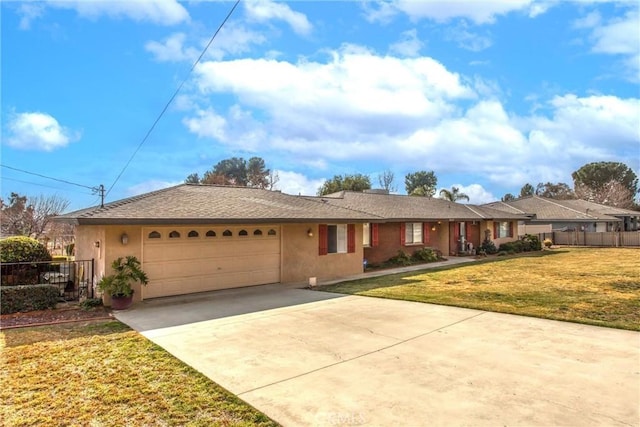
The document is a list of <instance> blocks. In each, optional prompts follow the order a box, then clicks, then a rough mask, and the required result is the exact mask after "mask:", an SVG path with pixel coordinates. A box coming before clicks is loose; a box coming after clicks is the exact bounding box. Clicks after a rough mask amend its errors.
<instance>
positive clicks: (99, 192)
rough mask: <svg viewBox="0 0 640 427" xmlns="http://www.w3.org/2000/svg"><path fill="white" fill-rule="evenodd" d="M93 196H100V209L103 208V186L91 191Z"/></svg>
mask: <svg viewBox="0 0 640 427" xmlns="http://www.w3.org/2000/svg"><path fill="white" fill-rule="evenodd" d="M91 190H92V191H93V194H100V207H101V208H104V185H102V184H100V185H99V186H97V187H93V188H92V189H91Z"/></svg>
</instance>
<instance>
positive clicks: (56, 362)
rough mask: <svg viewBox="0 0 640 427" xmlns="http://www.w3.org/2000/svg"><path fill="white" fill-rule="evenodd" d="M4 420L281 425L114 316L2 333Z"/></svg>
mask: <svg viewBox="0 0 640 427" xmlns="http://www.w3.org/2000/svg"><path fill="white" fill-rule="evenodd" d="M0 353H1V358H2V365H3V367H2V372H1V373H0V419H1V420H2V422H1V423H0V424H2V425H11V426H33V425H87V426H89V425H91V426H125V425H126V426H133V425H146V426H165V425H168V426H172V425H180V426H183V425H185V426H214V425H224V426H232V425H247V426H248V425H252V426H254V425H261V426H274V425H277V424H276V423H275V422H273V421H271V420H270V419H269V418H267V417H266V416H265V415H263V414H261V413H260V412H258V411H257V410H255V409H254V408H252V407H250V406H249V405H247V404H246V403H245V402H243V401H242V400H240V399H238V398H237V397H235V396H234V395H233V394H231V393H229V392H228V391H226V390H225V389H223V388H222V387H220V386H218V385H217V384H215V383H213V382H211V381H210V380H209V379H208V378H206V377H205V376H203V375H202V374H200V373H198V372H197V371H195V370H194V369H192V368H190V367H188V366H186V365H184V364H183V363H182V362H180V361H179V360H177V359H176V358H174V357H173V356H171V355H170V354H169V353H167V352H165V351H164V350H163V349H161V348H160V347H158V346H157V345H155V344H153V343H152V342H151V341H148V340H147V339H145V338H144V337H143V336H142V335H139V334H138V333H136V332H134V331H132V330H130V329H129V328H127V327H126V326H125V325H123V324H122V323H119V322H115V321H106V322H105V321H102V322H94V323H89V324H83V325H77V324H76V325H71V324H65V325H59V326H47V327H33V328H24V329H13V330H6V331H2V332H1V333H0Z"/></svg>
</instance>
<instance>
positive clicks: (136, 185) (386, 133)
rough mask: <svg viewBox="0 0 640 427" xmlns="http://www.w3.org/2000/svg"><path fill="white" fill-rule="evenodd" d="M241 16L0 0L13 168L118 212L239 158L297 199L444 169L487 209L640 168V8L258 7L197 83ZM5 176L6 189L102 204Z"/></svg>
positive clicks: (253, 5)
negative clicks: (583, 173) (601, 164)
mask: <svg viewBox="0 0 640 427" xmlns="http://www.w3.org/2000/svg"><path fill="white" fill-rule="evenodd" d="M232 6H233V3H231V2H226V1H223V2H218V1H192V2H176V1H173V0H165V1H155V0H147V1H142V0H139V1H127V2H125V1H104V2H102V1H70V0H68V1H65V0H62V1H39V2H30V1H23V2H10V1H9V2H2V4H1V14H2V15H1V16H2V64H1V73H2V94H1V95H2V112H1V119H2V153H1V154H2V160H1V162H2V164H3V165H5V166H10V167H12V168H18V169H23V170H26V171H29V172H35V173H39V174H42V175H46V176H51V177H55V178H58V179H61V180H65V181H69V182H73V183H77V184H81V185H83V186H86V187H93V186H98V185H100V184H103V185H104V186H105V187H106V188H107V189H111V191H110V192H109V194H108V196H107V201H113V200H117V199H120V198H123V197H128V196H131V195H134V194H139V193H142V192H146V191H150V190H154V189H158V188H162V187H166V186H170V185H175V184H178V183H180V182H183V181H184V179H185V178H186V176H187V175H189V174H190V173H193V172H198V173H200V174H202V173H203V172H205V171H206V170H208V169H210V168H211V167H212V166H213V165H214V164H216V163H217V162H218V161H220V160H222V159H225V158H229V157H233V156H238V157H244V158H249V157H252V156H260V157H262V158H264V159H265V161H266V163H267V166H268V167H270V168H271V169H274V170H276V171H277V172H278V175H279V182H278V184H277V188H278V189H280V190H282V191H284V192H287V193H291V194H299V193H301V194H315V193H316V191H317V189H318V188H319V187H320V186H321V185H322V183H323V181H324V180H325V179H328V178H331V177H332V176H334V175H336V174H351V173H363V174H367V175H369V176H370V177H371V181H372V183H373V184H374V186H376V185H377V182H378V176H379V174H381V173H382V172H383V171H385V170H391V171H392V172H393V173H394V174H395V184H396V186H397V188H398V192H399V193H404V176H405V175H406V174H407V173H410V172H415V171H418V170H427V171H429V170H433V171H435V173H436V176H437V177H438V185H439V188H443V187H444V188H450V187H451V186H454V185H455V186H458V187H460V188H461V189H462V191H464V192H465V193H467V194H468V195H469V196H470V197H471V203H478V204H479V203H485V202H489V201H493V200H496V199H499V198H500V197H501V196H503V195H504V194H505V193H508V192H511V193H514V194H517V193H518V192H519V190H520V188H521V187H522V185H524V184H525V183H527V182H529V183H532V184H533V185H534V186H535V185H536V184H537V183H538V182H546V181H551V182H566V183H568V184H570V185H572V180H571V172H573V171H574V170H576V169H577V168H579V167H580V166H582V165H584V164H586V163H589V162H595V161H619V162H624V163H626V164H627V165H628V166H630V167H631V168H632V169H633V170H634V171H635V172H636V173H637V174H638V175H640V91H639V87H640V86H639V83H640V30H639V28H640V17H639V6H638V3H637V2H636V1H587V0H585V1H575V2H574V1H554V0H542V1H534V0H512V1H506V0H505V1H486V2H485V1H483V2H477V1H455V0H454V1H447V2H445V1H426V0H425V1H404V0H398V1H388V2H378V1H345V2H340V1H322V2H310V1H292V2H273V1H270V0H243V1H241V3H240V5H239V6H238V8H237V9H236V10H235V12H234V13H233V15H232V16H231V18H230V19H229V21H228V22H227V24H226V25H225V26H224V27H223V29H222V30H221V32H220V33H219V35H218V37H217V38H216V39H215V40H214V41H213V44H212V45H211V47H210V48H209V50H208V51H207V53H206V54H205V56H204V57H203V59H202V61H201V62H200V64H199V65H198V66H197V67H196V68H195V69H194V71H193V72H192V73H191V74H189V69H190V68H191V65H192V64H193V62H194V61H195V59H196V58H197V57H198V55H199V54H200V53H201V51H202V49H203V48H204V46H205V45H206V43H207V42H208V40H209V38H210V37H211V35H212V34H213V32H214V31H215V30H216V28H217V27H218V26H219V25H220V23H221V22H222V20H223V19H224V17H225V16H226V14H227V13H228V11H229V10H230V8H231V7H232ZM185 79H186V81H185V83H184V86H183V87H182V90H181V91H180V93H179V95H178V96H177V97H176V99H175V101H174V102H173V103H172V104H171V105H170V107H169V109H168V110H167V112H166V113H165V114H164V115H163V117H162V118H161V119H160V121H159V123H158V125H157V126H156V128H155V129H154V131H153V132H152V133H151V135H150V137H149V138H148V139H147V141H146V142H145V143H144V144H143V145H142V146H141V148H140V150H139V151H138V152H137V154H136V155H135V157H134V158H133V160H132V161H131V163H130V164H129V166H128V167H127V168H126V170H125V171H124V173H123V174H122V176H121V177H120V178H119V179H118V180H117V182H116V178H117V177H118V175H119V174H120V172H121V171H122V170H123V168H124V167H125V165H126V163H127V162H128V161H129V159H130V158H131V156H132V155H133V153H134V152H135V150H136V148H137V147H138V146H139V145H140V143H141V141H142V139H143V137H144V136H145V134H146V133H147V131H148V130H149V129H150V127H151V125H152V124H153V122H154V120H155V119H156V117H157V116H158V115H159V114H160V112H161V111H162V109H163V108H164V106H165V104H166V103H167V101H168V100H169V98H170V97H171V95H172V94H173V93H174V91H175V90H176V88H177V87H178V86H179V85H180V83H181V82H182V81H183V80H185ZM0 173H1V174H2V191H1V194H2V196H3V197H6V196H8V195H9V193H11V192H18V193H21V194H25V195H30V196H36V195H39V194H45V195H48V194H58V195H60V196H62V197H65V198H67V199H69V200H70V201H71V206H70V208H71V209H76V208H83V207H87V206H90V205H93V204H95V203H96V201H97V197H96V196H95V195H92V194H91V191H90V190H89V188H85V187H78V186H74V185H69V184H65V183H62V182H57V181H52V180H47V179H44V178H41V177H37V176H34V175H29V174H25V173H22V172H19V171H16V170H13V169H8V168H1V169H0ZM114 183H115V185H114Z"/></svg>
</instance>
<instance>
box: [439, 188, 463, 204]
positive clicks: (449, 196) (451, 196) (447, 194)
mask: <svg viewBox="0 0 640 427" xmlns="http://www.w3.org/2000/svg"><path fill="white" fill-rule="evenodd" d="M440 198H441V199H445V200H449V201H450V202H457V201H458V200H466V201H467V202H468V201H469V196H467V195H466V194H464V193H461V192H460V189H459V188H458V187H451V190H447V189H446V188H443V189H442V190H440Z"/></svg>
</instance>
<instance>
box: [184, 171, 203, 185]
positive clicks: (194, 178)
mask: <svg viewBox="0 0 640 427" xmlns="http://www.w3.org/2000/svg"><path fill="white" fill-rule="evenodd" d="M184 183H185V184H200V176H198V174H197V173H192V174H190V175H189V176H187V179H185V180H184Z"/></svg>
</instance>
